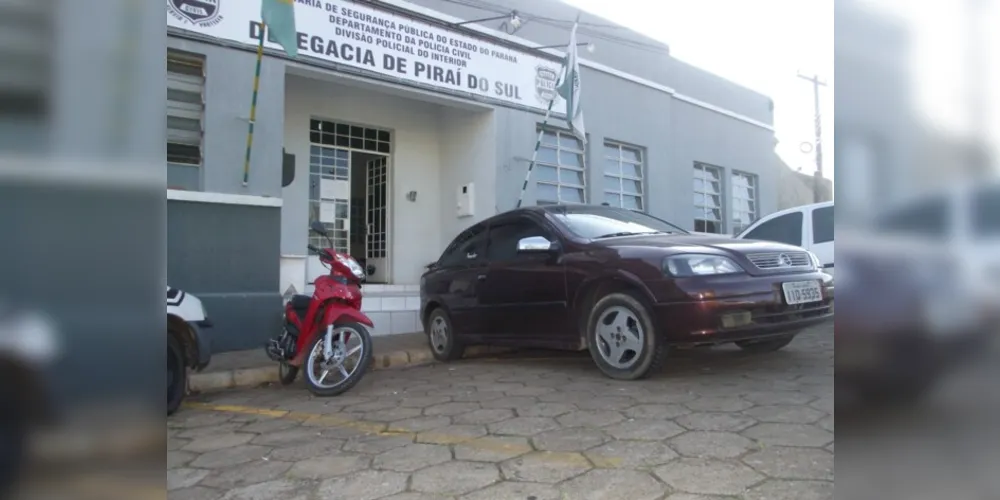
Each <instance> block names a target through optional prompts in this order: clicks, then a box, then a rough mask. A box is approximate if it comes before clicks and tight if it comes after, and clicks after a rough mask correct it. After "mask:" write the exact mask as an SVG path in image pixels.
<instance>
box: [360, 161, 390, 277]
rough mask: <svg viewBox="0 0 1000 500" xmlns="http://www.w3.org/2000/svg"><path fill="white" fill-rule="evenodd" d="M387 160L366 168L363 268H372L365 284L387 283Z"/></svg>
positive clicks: (370, 164) (374, 162)
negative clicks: (370, 282) (366, 224)
mask: <svg viewBox="0 0 1000 500" xmlns="http://www.w3.org/2000/svg"><path fill="white" fill-rule="evenodd" d="M387 162H388V159H387V158H386V157H381V158H377V159H374V160H371V161H369V162H368V164H367V165H366V171H367V177H368V178H367V180H366V186H367V188H366V193H365V194H366V197H365V205H366V207H365V210H366V212H367V213H366V217H367V223H368V226H367V229H368V230H367V231H366V235H365V257H366V264H367V265H368V266H369V268H370V267H371V266H374V267H375V270H374V272H373V273H372V274H371V276H369V278H368V279H369V281H372V282H376V283H386V282H388V278H389V275H388V269H386V267H387V264H388V260H389V259H388V257H389V249H388V232H387V227H386V226H387V224H386V219H387V218H388V208H389V206H388V205H389V204H388V199H387V196H388V182H389V178H388V177H389V176H388V168H387V167H388V166H387Z"/></svg>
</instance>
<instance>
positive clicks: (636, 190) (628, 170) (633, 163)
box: [604, 142, 646, 211]
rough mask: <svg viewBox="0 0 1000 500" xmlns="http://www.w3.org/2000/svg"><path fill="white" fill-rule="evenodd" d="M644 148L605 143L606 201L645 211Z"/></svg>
mask: <svg viewBox="0 0 1000 500" xmlns="http://www.w3.org/2000/svg"><path fill="white" fill-rule="evenodd" d="M642 178H643V155H642V150H640V149H639V148H635V147H630V146H625V145H623V144H618V143H613V142H606V143H604V202H605V203H607V204H608V205H611V206H613V207H621V208H628V209H630V210H640V211H644V210H645V209H646V204H645V203H644V202H643V189H642Z"/></svg>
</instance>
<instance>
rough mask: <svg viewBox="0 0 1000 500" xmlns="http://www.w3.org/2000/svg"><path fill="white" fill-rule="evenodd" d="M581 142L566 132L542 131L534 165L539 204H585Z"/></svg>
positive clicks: (536, 194) (584, 169)
mask: <svg viewBox="0 0 1000 500" xmlns="http://www.w3.org/2000/svg"><path fill="white" fill-rule="evenodd" d="M584 154H585V151H584V148H583V142H582V141H580V139H579V138H577V137H576V136H574V135H573V134H571V133H569V132H564V131H561V130H555V129H544V132H543V133H542V143H541V145H539V147H538V161H537V162H536V164H535V171H534V177H535V199H536V200H537V203H538V204H539V205H551V204H559V203H586V202H587V182H586V178H587V172H586V166H585V165H586V164H585V162H584Z"/></svg>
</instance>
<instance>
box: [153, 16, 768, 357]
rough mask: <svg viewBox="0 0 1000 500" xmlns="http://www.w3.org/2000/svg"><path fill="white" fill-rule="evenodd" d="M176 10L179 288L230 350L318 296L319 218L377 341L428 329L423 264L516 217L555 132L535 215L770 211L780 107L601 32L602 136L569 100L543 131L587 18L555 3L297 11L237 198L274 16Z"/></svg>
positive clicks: (627, 38) (174, 248)
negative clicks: (312, 294) (470, 232)
mask: <svg viewBox="0 0 1000 500" xmlns="http://www.w3.org/2000/svg"><path fill="white" fill-rule="evenodd" d="M166 10H167V16H166V18H167V25H168V35H169V36H168V43H167V46H168V50H167V54H166V57H167V124H168V127H167V152H168V191H167V198H168V252H167V253H168V280H169V283H170V285H171V286H175V287H179V288H182V289H184V290H187V291H189V292H191V293H194V294H196V295H198V296H199V297H202V298H203V300H204V302H205V304H206V307H207V308H208V310H209V314H210V316H212V318H213V322H214V323H215V325H216V328H215V330H216V331H215V349H216V350H217V351H224V350H232V349H242V348H252V347H256V346H259V345H261V343H262V342H263V340H264V339H266V338H268V337H270V336H272V335H274V334H275V332H276V331H277V329H278V328H279V327H280V326H279V318H280V307H281V295H282V293H284V292H285V291H286V290H288V289H289V287H294V289H295V290H297V291H298V292H300V293H301V292H309V291H311V282H312V280H313V279H314V278H315V277H316V276H318V275H319V274H320V273H323V272H324V269H323V268H322V267H321V265H320V264H319V261H318V259H317V258H316V257H315V256H314V255H309V253H308V251H307V250H306V246H307V244H308V243H313V244H317V245H324V244H325V243H324V242H323V241H322V240H321V239H319V238H318V237H316V236H310V235H309V233H308V228H309V224H310V222H312V221H314V220H320V221H322V222H323V223H325V224H326V225H327V226H328V227H329V228H330V231H331V233H332V234H333V235H334V244H335V246H336V248H337V250H338V251H346V252H349V253H350V254H352V255H353V256H355V257H356V258H357V259H358V260H359V261H361V262H362V263H363V264H364V265H365V266H366V267H368V268H369V270H370V271H372V272H371V277H370V280H369V281H370V283H371V284H370V285H367V286H366V287H365V293H366V295H365V310H366V311H367V312H368V314H369V315H370V316H371V317H372V319H373V320H374V322H375V324H376V328H375V332H374V333H375V334H377V335H382V334H392V333H405V332H414V331H418V330H419V329H420V327H419V322H418V320H417V309H418V306H419V294H418V290H419V288H418V287H419V282H420V275H421V273H422V272H423V270H424V266H425V265H426V264H428V263H430V262H432V261H434V260H435V259H436V258H437V257H438V256H439V254H440V253H441V251H442V250H443V249H444V247H445V246H446V245H447V244H448V242H449V241H450V240H451V239H452V238H453V237H454V236H455V235H457V234H458V232H459V231H461V230H462V229H463V228H465V227H468V226H469V225H471V224H472V223H474V222H476V221H479V220H482V219H484V218H486V217H489V216H492V215H494V214H496V213H498V212H502V211H505V210H509V209H511V208H514V206H515V205H516V204H517V200H518V198H519V197H520V196H521V194H522V184H523V180H524V177H525V173H526V172H527V169H528V165H529V162H530V158H531V155H532V149H533V147H534V145H535V140H536V137H537V135H538V133H539V131H540V130H544V134H543V141H542V147H541V149H540V150H539V153H538V163H537V166H536V167H535V168H534V170H533V173H532V177H531V180H530V182H529V183H528V186H527V189H526V190H525V192H524V204H526V205H531V204H535V203H581V202H586V203H604V202H607V203H609V204H612V205H616V206H625V207H629V208H634V209H638V210H643V211H646V212H648V213H650V214H652V215H655V216H657V217H660V218H664V219H667V220H669V221H671V222H673V223H675V224H677V225H680V226H682V227H686V228H689V229H692V230H697V231H704V232H717V233H725V234H732V233H733V232H734V231H737V230H738V229H740V228H741V227H742V226H743V225H745V224H747V223H748V222H749V221H751V220H753V219H755V218H756V217H759V216H760V215H763V214H767V213H769V212H772V211H774V210H775V209H776V205H777V189H778V186H777V182H778V168H779V163H778V160H777V157H776V156H775V153H774V146H775V138H774V131H773V129H772V126H771V125H772V123H773V121H772V103H771V100H770V99H769V98H768V97H766V96H764V95H760V94H758V93H755V92H752V91H750V90H747V89H745V88H742V87H740V86H738V85H736V84H734V83H732V82H730V81H727V80H725V79H722V78H720V77H718V76H715V75H712V74H710V73H707V72H705V71H703V70H700V69H698V68H696V67H694V66H691V65H689V64H687V63H684V62H682V61H680V60H677V59H674V58H672V57H671V56H670V54H669V50H668V48H667V47H666V46H665V45H663V44H661V43H659V42H656V41H654V40H652V39H649V38H646V37H644V36H641V35H639V34H636V33H634V32H631V31H628V30H625V29H622V28H620V27H617V28H616V27H615V26H613V25H612V23H610V22H609V21H606V20H604V19H601V18H598V17H594V16H589V15H587V14H584V15H583V16H582V17H581V24H580V28H579V30H578V41H579V42H581V43H582V44H589V46H590V47H592V48H593V49H594V50H593V51H592V52H591V51H589V50H587V47H581V50H580V57H581V59H582V61H581V81H582V89H581V98H582V109H583V113H584V118H585V123H586V132H587V139H588V140H587V141H586V143H585V144H584V143H583V142H582V141H580V140H579V139H577V138H576V137H574V136H573V135H571V134H569V133H568V132H567V130H566V129H565V128H564V126H565V119H564V117H563V115H562V114H561V113H562V112H563V111H564V110H565V107H564V105H562V104H561V102H562V99H561V98H558V99H557V102H556V104H555V106H554V110H555V111H554V112H553V116H552V117H551V118H550V120H549V121H548V123H547V124H544V125H543V123H542V122H543V118H544V116H545V110H546V108H547V107H548V104H549V100H550V99H552V98H553V97H554V96H555V92H554V86H555V81H556V79H557V77H558V74H559V70H560V61H561V58H562V57H563V55H564V54H563V53H564V50H565V49H564V46H565V44H566V43H567V41H568V38H569V31H570V28H571V27H572V25H573V20H574V19H575V18H576V17H577V14H578V12H577V10H576V9H575V8H573V7H571V6H569V5H566V4H563V3H561V2H558V1H555V0H513V1H501V0H495V1H493V2H490V1H486V0H475V1H473V0H468V1H465V0H463V1H457V0H382V1H361V2H352V1H349V0H299V1H298V2H297V4H296V23H297V30H298V32H299V35H298V42H299V43H298V55H297V57H295V58H290V57H288V56H287V54H286V53H285V52H284V50H282V48H281V47H280V46H279V45H277V44H276V43H271V42H270V41H269V42H267V43H266V44H265V49H264V59H263V65H262V67H261V71H260V80H259V96H258V101H257V108H256V117H255V128H254V134H253V144H252V154H251V161H250V164H249V170H248V172H249V173H248V176H247V182H246V183H244V158H245V156H246V148H247V129H248V125H249V121H250V108H251V97H252V92H253V82H254V72H255V65H256V48H257V39H258V38H259V32H260V28H259V24H258V23H259V19H260V2H257V1H251V0H167V5H166ZM512 11H514V12H512ZM488 18H489V19H488ZM487 19H488V20H487ZM467 21H473V22H467ZM557 45H559V46H563V48H555V49H550V48H539V47H546V46H557Z"/></svg>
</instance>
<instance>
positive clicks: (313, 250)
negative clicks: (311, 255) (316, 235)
mask: <svg viewBox="0 0 1000 500" xmlns="http://www.w3.org/2000/svg"><path fill="white" fill-rule="evenodd" d="M309 251H311V252H316V253H323V249H321V248H318V247H316V246H314V245H309Z"/></svg>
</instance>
